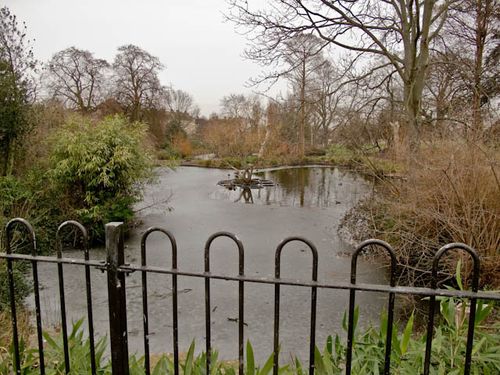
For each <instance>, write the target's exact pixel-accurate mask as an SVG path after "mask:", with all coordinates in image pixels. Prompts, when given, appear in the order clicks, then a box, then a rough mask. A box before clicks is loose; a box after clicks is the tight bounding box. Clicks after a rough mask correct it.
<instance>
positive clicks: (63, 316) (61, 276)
mask: <svg viewBox="0 0 500 375" xmlns="http://www.w3.org/2000/svg"><path fill="white" fill-rule="evenodd" d="M71 226H73V227H75V228H76V229H77V230H78V231H79V232H80V235H81V240H82V246H83V252H84V259H85V260H89V249H88V235H87V230H86V229H85V227H84V226H83V225H82V224H80V223H79V222H77V221H74V220H68V221H65V222H64V223H62V224H61V225H60V226H59V228H58V229H57V232H56V242H57V258H58V259H61V258H62V251H63V244H62V238H61V233H62V230H63V229H64V228H66V227H71ZM57 269H58V277H59V296H60V301H61V325H62V334H63V349H64V366H65V371H66V373H69V372H70V371H71V366H70V364H71V359H70V356H69V354H70V353H69V347H68V330H67V319H66V302H65V298H64V297H65V293H64V273H63V265H62V263H58V265H57ZM85 286H86V294H87V319H88V325H89V343H90V366H91V371H92V374H95V373H96V371H97V369H96V363H95V346H94V326H93V316H92V292H91V284H90V267H89V266H88V265H85Z"/></svg>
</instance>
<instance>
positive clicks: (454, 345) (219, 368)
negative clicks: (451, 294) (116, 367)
mask: <svg viewBox="0 0 500 375" xmlns="http://www.w3.org/2000/svg"><path fill="white" fill-rule="evenodd" d="M440 306H441V308H440V311H441V317H442V319H441V322H440V324H438V325H437V327H436V329H435V332H434V339H433V351H432V363H431V374H460V373H462V372H463V366H464V360H465V346H466V337H467V323H466V320H465V318H464V317H463V316H464V315H463V312H464V311H463V309H464V306H465V305H463V304H460V303H459V301H457V300H455V299H453V298H446V299H443V300H442V301H441V304H440ZM492 309H493V305H492V304H490V305H488V304H485V303H483V302H481V301H479V303H478V308H477V314H476V320H475V324H476V333H475V341H474V347H473V351H472V372H471V373H472V374H478V375H479V374H481V375H483V374H484V375H488V374H498V373H500V334H499V332H500V330H499V328H500V324H498V323H496V324H495V325H494V326H493V327H489V328H488V329H487V328H485V327H482V326H481V324H482V323H483V322H484V320H485V319H486V318H487V317H488V315H489V314H490V313H491V311H492ZM357 316H358V310H356V313H355V318H356V319H355V320H357ZM82 322H83V321H78V322H77V323H76V324H75V325H74V326H73V330H72V332H71V334H70V335H69V339H68V341H69V347H70V357H71V369H72V371H71V373H72V374H88V373H90V354H89V353H90V350H89V341H88V339H87V338H85V337H84V334H83V331H82V328H81V326H82ZM413 323H414V319H413V316H411V317H410V319H409V320H408V322H407V324H406V326H405V327H404V329H403V330H400V329H399V328H398V326H397V325H394V331H393V337H392V363H391V365H392V369H391V373H393V374H421V373H422V372H423V363H424V356H425V335H418V334H416V335H413V334H412V333H413V330H414V327H413ZM343 326H344V329H347V327H346V323H345V317H344V322H343ZM386 332H387V319H386V317H385V316H383V317H382V321H381V324H380V327H379V328H375V327H370V328H368V329H366V330H363V331H361V332H358V333H357V334H356V337H355V344H354V353H353V363H352V365H353V374H363V375H365V374H381V373H383V365H384V353H385V337H386ZM412 336H417V337H412ZM44 338H45V340H46V358H45V363H46V367H47V374H63V373H64V355H63V347H62V339H61V337H60V336H57V337H54V336H51V335H49V334H47V333H45V334H44ZM104 352H105V339H104V338H102V339H100V340H99V341H98V342H97V344H96V356H97V366H98V372H97V373H98V374H111V364H110V362H109V360H108V359H104V357H103V353H104ZM345 352H346V347H345V345H344V344H343V343H342V342H341V339H340V338H339V336H335V337H332V336H330V337H328V339H327V342H326V345H325V347H324V349H323V350H322V351H320V350H319V349H318V348H316V352H315V364H316V373H317V374H322V375H334V374H341V373H342V371H343V369H344V368H345ZM21 353H22V354H21V356H22V361H23V368H22V374H23V375H30V374H37V373H38V368H37V350H36V349H33V348H27V347H26V345H25V343H24V341H23V342H22V343H21ZM194 353H195V346H194V343H192V344H191V346H190V347H189V349H188V352H187V353H186V355H185V356H183V359H181V361H180V369H181V373H182V374H185V375H201V374H205V363H206V355H205V353H202V354H200V355H198V356H196V355H195V354H194ZM12 358H13V353H12V348H10V350H7V349H5V348H4V349H2V348H0V375H7V374H11V373H12V372H13V367H12V366H13V365H12ZM152 362H153V363H154V365H153V366H152V374H154V375H159V374H172V373H173V370H174V363H173V360H172V359H171V357H170V356H167V355H163V356H161V357H160V358H158V359H157V360H156V361H155V360H154V359H153V360H152ZM212 363H213V366H212V371H211V374H210V375H217V374H220V375H226V374H228V375H233V374H236V373H237V367H236V365H235V364H234V363H232V362H231V363H228V362H224V361H221V360H219V359H218V358H217V353H214V354H213V355H212ZM272 364H273V356H272V355H271V356H269V358H268V360H267V361H266V362H265V363H264V365H262V366H260V367H259V366H257V365H256V363H255V358H254V354H253V348H252V345H251V344H250V342H247V345H246V363H245V374H248V375H269V374H271V373H272ZM143 367H144V358H143V357H141V358H137V357H136V356H131V357H130V373H131V374H132V375H139V374H144V368H143ZM307 372H308V367H307V365H306V364H303V363H301V361H300V360H299V359H298V358H296V359H295V361H294V362H293V363H289V364H286V365H284V366H282V367H280V374H281V375H288V374H297V375H302V374H305V373H307Z"/></svg>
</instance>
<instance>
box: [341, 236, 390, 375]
mask: <svg viewBox="0 0 500 375" xmlns="http://www.w3.org/2000/svg"><path fill="white" fill-rule="evenodd" d="M370 245H375V246H380V247H382V248H383V249H384V250H385V251H387V253H388V254H389V257H390V259H391V277H390V285H391V286H392V287H394V286H396V273H395V272H396V254H395V252H394V250H393V248H392V247H391V245H389V244H388V243H387V242H385V241H381V240H374V239H370V240H366V241H363V242H362V243H361V244H359V246H358V247H357V248H356V250H355V251H354V253H353V254H352V258H351V284H356V270H357V264H358V257H359V255H360V254H361V252H362V251H363V250H364V249H365V248H367V247H368V246H370ZM394 298H395V295H394V293H393V292H390V293H389V303H388V307H387V309H388V311H387V332H386V337H385V357H384V374H385V375H389V374H390V373H391V350H392V329H393V322H394ZM355 309H356V294H355V290H354V289H351V290H350V292H349V319H348V322H349V323H348V327H347V355H346V375H350V374H351V371H352V348H353V344H354V326H355V322H354V315H355Z"/></svg>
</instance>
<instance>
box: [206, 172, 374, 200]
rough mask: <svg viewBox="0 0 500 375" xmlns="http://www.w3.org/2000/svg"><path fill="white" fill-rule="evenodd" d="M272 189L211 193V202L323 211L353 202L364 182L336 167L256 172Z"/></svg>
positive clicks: (364, 184) (362, 188) (365, 185)
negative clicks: (222, 200)
mask: <svg viewBox="0 0 500 375" xmlns="http://www.w3.org/2000/svg"><path fill="white" fill-rule="evenodd" d="M258 175H259V177H261V178H264V179H266V180H272V181H273V182H275V183H276V186H273V187H265V188H262V189H254V190H250V189H236V190H223V189H218V191H216V192H214V194H212V198H214V199H224V200H225V199H229V200H232V201H233V202H240V203H255V204H264V205H278V206H294V207H319V208H326V207H331V206H335V205H340V204H344V203H352V202H353V201H357V200H358V199H359V197H360V196H361V194H362V193H363V192H365V190H366V187H367V184H368V182H367V181H366V180H365V179H363V178H361V177H359V176H358V175H356V174H353V173H351V172H348V171H341V170H339V169H338V168H329V167H327V168H325V167H301V168H287V169H278V170H273V171H266V172H261V173H258Z"/></svg>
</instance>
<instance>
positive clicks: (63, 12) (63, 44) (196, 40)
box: [0, 0, 261, 116]
mask: <svg viewBox="0 0 500 375" xmlns="http://www.w3.org/2000/svg"><path fill="white" fill-rule="evenodd" d="M2 3H3V4H5V5H7V6H8V7H9V8H10V10H11V11H12V12H13V13H14V14H15V15H16V16H17V17H18V20H19V21H20V22H22V21H25V22H26V25H27V28H28V36H29V38H31V39H35V42H34V52H35V56H36V58H37V59H38V60H40V61H42V62H46V61H48V60H49V59H50V58H51V57H52V55H53V54H54V53H55V52H57V51H60V50H62V49H64V48H67V47H70V46H75V47H77V48H80V49H85V50H89V51H91V52H92V53H94V56H95V57H98V58H104V59H106V60H108V61H109V62H112V60H113V58H114V56H115V54H116V49H117V47H119V46H121V45H124V44H135V45H137V46H139V47H141V48H143V49H145V50H146V51H148V52H149V53H151V54H152V55H154V56H157V57H159V58H160V60H161V62H162V63H163V64H164V65H165V66H166V69H165V71H163V72H162V73H161V76H160V78H161V81H162V83H163V84H165V85H169V84H171V85H173V86H174V87H175V88H177V89H182V90H184V91H187V92H189V93H190V94H191V95H193V97H194V99H195V101H196V103H197V104H198V105H199V107H200V108H201V113H202V114H203V115H206V116H208V115H209V114H210V113H211V112H215V111H219V110H220V107H219V104H220V100H221V98H222V97H223V96H225V95H229V94H231V93H245V94H249V93H251V92H252V90H251V89H248V88H245V82H246V81H247V80H248V79H249V78H250V77H253V76H257V75H258V74H259V72H260V71H261V68H260V67H259V66H257V65H256V64H255V63H253V62H251V61H246V60H244V59H243V58H242V57H241V56H242V54H243V51H244V48H245V43H246V40H245V38H244V37H243V36H241V35H239V34H237V33H236V32H235V31H234V26H233V25H232V24H230V23H226V22H224V19H223V15H222V12H226V11H227V5H226V2H225V0H136V1H134V0H80V1H77V0H7V1H5V0H4V1H3V2H1V3H0V4H2Z"/></svg>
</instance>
